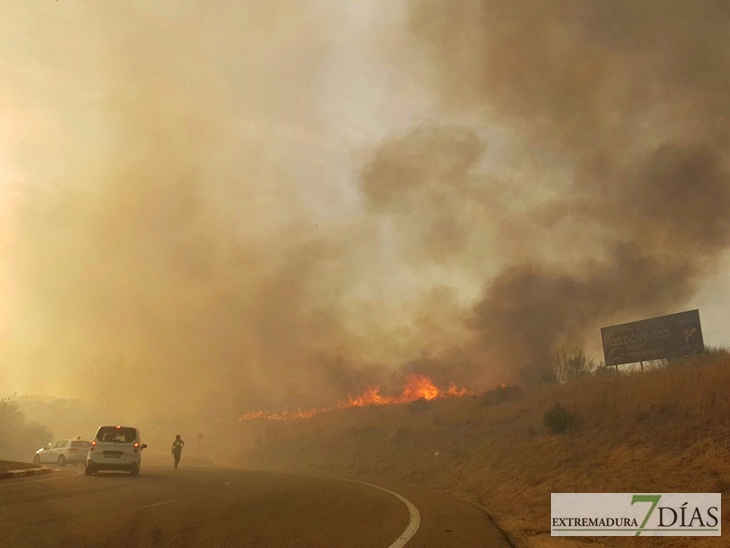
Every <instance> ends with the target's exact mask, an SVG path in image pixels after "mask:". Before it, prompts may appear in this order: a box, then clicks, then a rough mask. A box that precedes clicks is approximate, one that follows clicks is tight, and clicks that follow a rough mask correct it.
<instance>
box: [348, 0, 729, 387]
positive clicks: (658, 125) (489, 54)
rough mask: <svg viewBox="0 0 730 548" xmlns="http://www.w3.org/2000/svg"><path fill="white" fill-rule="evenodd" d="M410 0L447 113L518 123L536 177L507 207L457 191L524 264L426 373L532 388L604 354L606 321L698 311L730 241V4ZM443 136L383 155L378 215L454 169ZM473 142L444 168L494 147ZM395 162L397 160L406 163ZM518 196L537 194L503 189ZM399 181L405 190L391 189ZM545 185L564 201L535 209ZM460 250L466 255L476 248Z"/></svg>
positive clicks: (501, 281) (368, 184)
mask: <svg viewBox="0 0 730 548" xmlns="http://www.w3.org/2000/svg"><path fill="white" fill-rule="evenodd" d="M410 6H411V10H410V26H411V30H412V32H413V33H414V35H415V36H416V37H417V39H418V40H419V41H420V44H421V45H422V46H423V47H424V48H425V51H426V52H427V55H428V58H429V60H430V61H431V62H432V63H433V71H432V83H433V85H434V86H435V89H437V90H438V92H439V98H440V99H439V100H440V103H439V104H440V106H441V107H442V108H443V109H444V110H445V111H447V112H451V113H453V114H454V115H459V116H462V117H464V116H465V115H471V116H476V117H478V118H479V119H481V120H482V121H483V122H484V123H487V124H489V123H492V124H495V123H496V124H500V125H504V126H506V127H508V128H510V131H512V132H513V134H512V135H513V136H512V143H511V144H512V147H513V148H519V150H520V153H518V154H515V156H514V158H515V159H516V160H517V161H518V162H521V164H522V166H523V167H524V169H526V170H527V171H528V172H529V175H528V176H527V177H525V178H524V179H523V180H512V181H510V180H504V181H502V184H501V185H500V184H497V185H494V186H496V188H502V191H501V192H498V193H490V194H489V196H490V197H492V198H494V197H495V196H496V197H498V198H499V201H498V203H490V204H487V202H486V201H485V200H484V197H485V196H486V194H485V193H482V194H481V195H480V194H479V193H478V192H474V191H465V189H464V187H463V184H462V183H460V181H461V180H462V179H463V175H462V174H461V173H459V172H455V173H454V177H453V183H452V184H443V185H442V188H444V189H452V188H453V194H451V195H449V196H448V197H443V198H439V203H444V204H449V203H451V204H452V205H451V206H446V210H447V211H448V212H449V213H448V214H449V217H450V218H453V219H459V218H463V216H464V212H466V211H468V208H472V207H473V205H472V202H473V201H474V200H480V199H482V204H483V205H484V206H485V208H484V211H485V212H487V214H488V215H489V216H490V220H491V223H492V224H493V226H494V227H495V228H496V230H497V232H498V234H499V236H498V239H500V240H502V239H503V240H506V241H507V242H508V243H507V244H505V246H506V248H508V250H507V249H505V250H504V251H506V252H507V254H508V255H511V259H508V261H507V266H505V267H504V268H503V269H502V270H501V271H500V272H499V273H498V274H497V275H496V276H494V277H493V278H491V279H490V280H489V281H487V282H486V284H485V285H484V290H483V294H482V296H481V298H480V299H478V300H477V302H476V303H475V304H474V307H473V314H472V317H471V319H470V320H469V321H467V322H466V323H467V325H468V326H469V328H470V329H471V330H472V332H473V336H474V339H473V341H472V343H471V344H468V345H466V346H463V347H461V348H460V349H459V350H458V351H457V350H454V348H451V350H444V351H443V354H442V355H443V356H444V358H443V359H442V360H440V361H439V360H435V361H432V362H430V366H429V365H428V364H424V363H419V364H418V365H419V366H421V367H424V366H426V368H428V369H431V370H432V371H433V373H434V374H436V375H438V374H439V371H441V372H442V373H443V370H444V369H446V370H448V371H449V374H450V375H451V376H452V377H454V376H456V377H464V378H469V379H471V380H475V379H478V378H480V377H482V378H492V377H493V375H494V373H495V372H501V374H503V375H505V376H508V377H512V378H515V376H516V375H517V372H518V371H519V370H520V369H522V368H524V367H526V366H533V367H538V368H539V367H545V365H546V364H547V362H548V361H549V360H550V357H551V355H552V354H553V352H554V351H555V350H556V349H558V348H572V347H574V346H579V345H584V344H586V343H588V344H589V346H591V347H592V349H594V350H595V349H596V346H597V344H596V343H595V338H596V336H597V335H596V334H597V329H598V327H599V326H600V325H607V324H609V323H611V322H613V321H627V320H630V319H637V318H639V317H644V316H646V315H652V314H661V313H669V312H673V311H676V310H678V309H680V308H681V307H683V306H685V305H686V304H687V303H689V302H690V299H691V297H692V296H693V295H694V294H695V292H696V290H697V288H698V285H699V283H700V282H701V280H702V279H703V278H704V277H706V276H708V275H710V274H712V273H714V270H715V269H716V267H717V264H718V261H719V258H720V256H721V254H722V252H723V251H724V250H725V248H726V247H727V244H728V239H729V238H730V225H729V224H728V218H729V217H728V213H730V178H729V175H728V144H729V142H728V138H727V137H728V127H730V126H728V121H729V120H728V112H730V109H729V107H730V99H729V97H730V95H728V93H727V90H728V89H730V68H729V67H730V64H728V57H729V55H730V47H729V46H728V42H727V39H726V37H727V30H728V22H730V9H729V8H728V6H727V5H726V4H725V3H722V2H700V3H696V4H692V5H688V4H686V3H681V2H640V3H637V2H611V3H605V2H539V3H530V5H529V9H528V8H527V6H526V4H525V3H520V2H498V1H480V2H477V1H474V2H459V3H456V4H455V3H453V2H445V1H438V0H434V1H428V0H425V1H420V0H416V1H413V2H411V4H410ZM449 131H450V132H451V133H454V131H455V130H454V129H450V130H449ZM428 132H430V133H435V132H437V130H435V129H430V130H424V129H422V130H419V131H418V132H415V133H414V134H412V135H411V136H410V137H409V138H408V139H405V140H404V139H398V140H395V141H393V142H390V143H387V144H386V145H384V147H383V149H381V150H382V151H383V152H382V153H378V154H376V156H375V160H374V163H373V165H374V167H373V168H372V169H370V170H366V172H365V173H366V176H365V177H364V179H363V184H362V186H363V190H364V192H365V193H366V194H367V195H368V197H369V198H370V199H371V200H375V205H376V206H378V205H380V204H381V202H383V201H386V203H387V204H388V205H391V206H392V203H393V199H394V197H395V196H398V195H400V194H401V193H403V190H402V189H403V188H404V187H405V188H406V189H410V188H415V186H416V183H414V182H413V181H414V180H425V181H428V180H429V179H430V178H431V177H432V175H431V174H433V173H436V174H437V176H438V173H439V171H438V170H437V169H436V170H435V169H434V168H433V166H434V164H436V165H439V164H438V162H439V160H434V159H433V156H434V155H437V154H438V152H436V150H435V149H425V150H421V153H420V154H418V153H417V152H415V151H418V150H419V149H420V148H422V146H421V145H422V142H423V139H422V135H423V134H424V133H428ZM462 141H463V140H460V139H458V138H453V139H451V140H450V141H449V142H448V143H447V144H445V145H444V144H440V146H442V148H443V150H444V151H445V152H444V154H443V155H442V158H444V159H445V161H446V162H448V161H449V160H450V159H453V158H469V162H470V163H469V164H468V165H469V166H470V168H473V166H474V165H475V164H476V163H477V161H478V160H477V159H476V158H474V157H473V156H472V152H471V151H473V150H475V149H476V150H479V149H478V147H475V146H474V144H473V143H472V142H468V143H465V142H462ZM409 142H410V144H409ZM454 147H456V148H457V149H458V148H459V147H461V148H463V151H462V152H461V153H459V152H458V151H455V150H454ZM392 150H398V151H405V152H406V153H405V154H404V153H398V154H395V155H393V154H392V152H391V151H392ZM391 156H395V157H397V158H398V160H397V161H396V162H390V163H389V162H388V158H390V157H391ZM405 159H407V160H405ZM392 164H395V165H394V166H393V165H392ZM404 164H405V165H407V166H422V168H421V169H422V172H421V173H419V172H418V171H414V170H409V169H403V165H404ZM382 167H385V170H384V171H386V172H387V175H379V179H378V182H377V183H376V182H374V181H372V180H371V177H372V176H373V174H374V173H377V170H378V168H382ZM449 176H450V175H449V174H446V173H443V177H444V178H449ZM566 179H567V180H568V183H567V184H564V183H563V184H561V185H558V184H556V183H555V181H556V180H566ZM391 181H395V182H397V184H393V183H392V182H391ZM389 182H391V183H390V184H388V183H389ZM475 184H476V185H480V184H481V185H484V184H485V181H484V180H481V181H480V180H478V179H476V183H475ZM510 186H512V187H514V186H518V187H520V188H521V191H519V192H516V193H512V194H510V192H509V191H508V192H504V188H505V187H506V188H508V187H510ZM386 187H387V188H389V189H392V190H391V191H390V192H389V193H384V192H383V190H382V189H383V188H386ZM529 187H532V189H533V190H534V192H535V193H538V192H539V190H540V189H541V188H552V190H553V192H552V193H550V194H548V197H547V199H544V200H541V201H539V203H538V204H533V203H530V200H529V198H528V200H526V202H527V205H525V206H520V205H519V204H518V202H519V201H520V199H521V197H524V196H526V195H529ZM424 191H425V192H428V189H424ZM454 196H456V198H454ZM378 199H379V200H380V201H378ZM454 203H456V204H457V205H456V206H454V205H453V204H454ZM441 209H442V208H441V207H438V206H435V207H434V209H433V211H440V210H441ZM404 211H405V212H407V214H408V215H409V217H410V218H411V219H413V225H414V227H415V228H414V230H423V229H424V223H423V220H425V222H426V225H425V226H427V227H428V226H429V225H430V226H433V224H431V223H432V222H431V221H430V218H431V216H433V215H435V213H432V212H429V209H428V208H427V207H423V208H420V209H415V208H414V202H413V201H411V202H409V203H405V202H404V203H403V204H402V206H401V208H400V209H399V210H398V211H397V212H396V213H394V215H403V214H404V213H403V212H404ZM443 233H444V234H448V230H445V231H444V232H443ZM424 239H427V238H424ZM436 241H438V240H436ZM423 248H424V249H428V244H424V245H423ZM451 249H453V250H454V251H455V252H456V253H458V251H459V246H458V245H453V246H452V247H451ZM441 258H442V259H444V260H450V259H452V257H443V256H442V257H441ZM455 354H459V355H461V356H466V358H465V359H464V358H461V359H460V358H457V357H455ZM448 356H451V358H449V357H448ZM449 362H450V364H451V369H449V367H450V366H449Z"/></svg>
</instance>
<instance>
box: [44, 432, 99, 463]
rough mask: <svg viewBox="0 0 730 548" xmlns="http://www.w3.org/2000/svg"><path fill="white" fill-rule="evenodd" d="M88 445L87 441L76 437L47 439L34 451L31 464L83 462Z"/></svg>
mask: <svg viewBox="0 0 730 548" xmlns="http://www.w3.org/2000/svg"><path fill="white" fill-rule="evenodd" d="M90 445H91V444H90V443H89V442H88V441H85V440H80V439H78V438H76V439H73V440H54V441H49V442H48V443H47V444H45V445H44V446H43V447H41V448H40V449H38V451H36V452H35V455H33V464H36V465H38V464H58V465H59V466H65V465H66V464H84V463H85V462H86V454H87V453H88V452H89V446H90Z"/></svg>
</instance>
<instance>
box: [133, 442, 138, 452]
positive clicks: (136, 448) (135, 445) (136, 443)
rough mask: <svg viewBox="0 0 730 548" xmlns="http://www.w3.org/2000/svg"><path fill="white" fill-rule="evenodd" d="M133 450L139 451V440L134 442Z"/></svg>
mask: <svg viewBox="0 0 730 548" xmlns="http://www.w3.org/2000/svg"><path fill="white" fill-rule="evenodd" d="M134 452H135V453H139V442H138V441H136V442H134Z"/></svg>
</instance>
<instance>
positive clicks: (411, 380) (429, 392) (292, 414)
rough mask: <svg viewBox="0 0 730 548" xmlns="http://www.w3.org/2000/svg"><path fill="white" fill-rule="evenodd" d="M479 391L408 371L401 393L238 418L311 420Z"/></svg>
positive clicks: (373, 393) (372, 393)
mask: <svg viewBox="0 0 730 548" xmlns="http://www.w3.org/2000/svg"><path fill="white" fill-rule="evenodd" d="M475 395H477V392H475V391H474V390H469V389H468V388H457V387H456V386H454V385H453V384H452V385H451V386H449V388H448V389H447V390H441V389H440V388H439V387H438V386H436V385H435V384H434V383H433V381H432V380H431V379H430V378H428V377H427V376H426V375H419V374H418V373H409V374H408V376H407V377H406V382H405V386H404V387H403V392H401V394H400V395H399V396H383V395H381V394H380V386H376V387H374V388H368V389H367V390H365V391H364V392H363V393H362V394H361V395H360V396H358V397H356V398H353V397H348V399H347V400H340V401H338V402H337V405H335V406H332V407H320V408H315V409H304V410H302V409H300V410H297V411H283V412H280V413H269V412H266V411H250V412H248V413H246V414H245V415H243V416H242V417H239V419H238V420H241V421H248V420H253V419H270V420H287V419H308V418H310V417H313V416H314V415H318V414H320V413H328V412H330V411H334V410H336V409H348V408H350V407H365V406H367V405H393V404H398V403H409V402H413V401H416V400H420V399H424V400H435V399H437V398H453V397H460V396H475Z"/></svg>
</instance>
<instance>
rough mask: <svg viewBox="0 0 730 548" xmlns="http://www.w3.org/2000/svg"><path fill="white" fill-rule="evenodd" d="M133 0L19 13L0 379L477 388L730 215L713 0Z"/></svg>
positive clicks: (725, 106)
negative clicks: (430, 382)
mask: <svg viewBox="0 0 730 548" xmlns="http://www.w3.org/2000/svg"><path fill="white" fill-rule="evenodd" d="M125 6H126V7H124V8H123V7H121V6H117V7H112V8H110V7H109V6H104V7H103V8H102V7H95V6H86V5H84V6H81V5H65V3H63V5H62V3H56V5H54V6H51V7H48V6H44V7H43V8H40V7H38V6H33V5H30V4H23V5H22V6H21V5H17V6H14V7H13V8H10V9H9V10H7V13H6V15H5V17H6V18H7V19H8V20H12V24H9V25H6V29H7V32H4V33H3V36H2V37H0V66H2V67H3V72H4V74H5V75H6V76H5V77H4V78H3V83H2V84H0V85H1V86H2V89H1V93H0V110H2V113H3V116H2V117H1V119H2V122H0V144H2V149H1V150H0V161H1V162H2V166H3V171H1V172H0V175H1V176H2V179H0V245H2V250H3V251H2V256H1V259H0V273H1V274H2V276H1V277H0V289H2V291H0V306H1V307H2V309H3V312H4V313H3V316H4V317H3V319H2V320H0V343H1V346H2V348H3V355H2V356H0V383H2V386H0V395H2V394H3V393H5V392H13V391H16V392H19V393H37V394H42V395H59V396H67V397H81V398H86V399H98V400H99V401H109V402H113V403H114V404H116V405H119V406H120V407H122V408H124V407H125V406H126V408H128V409H137V410H140V409H141V410H142V411H150V412H159V411H160V410H167V411H169V410H170V409H175V408H176V407H185V406H187V407H188V409H187V410H186V411H185V412H186V413H191V414H196V413H198V414H200V415H201V416H205V417H208V418H211V419H215V418H216V417H217V416H220V415H221V414H225V413H230V414H232V415H235V414H236V413H241V412H243V411H245V410H249V409H254V408H267V409H294V408H297V407H307V406H319V405H330V404H332V403H333V402H334V401H336V400H338V399H342V398H345V397H347V395H355V394H358V393H360V392H361V391H362V390H363V389H364V388H365V387H367V386H369V385H374V384H381V383H385V384H386V385H388V386H390V387H391V388H392V390H394V391H398V390H399V389H400V386H399V383H400V381H401V380H402V379H403V377H404V376H405V374H406V373H408V372H409V371H417V372H420V373H427V374H430V375H432V376H433V377H434V380H436V381H437V382H438V383H448V382H455V383H457V384H459V385H468V386H472V387H474V388H487V387H491V386H493V385H494V384H496V383H498V382H508V381H511V380H515V379H517V378H518V377H519V376H520V374H521V371H523V370H524V369H525V368H526V367H528V369H529V367H533V368H538V369H539V367H541V366H543V365H544V364H545V363H546V361H547V360H548V359H549V357H550V356H551V355H552V353H553V352H554V351H555V350H556V349H559V348H565V347H573V346H579V345H587V346H588V347H590V348H591V350H593V351H595V350H596V346H597V344H596V341H595V339H596V337H597V329H598V327H600V326H601V325H609V324H610V323H613V322H618V321H630V320H633V319H639V318H640V317H644V316H646V315H654V314H662V313H670V312H675V311H678V310H679V309H681V307H683V306H685V305H686V304H689V303H690V302H691V299H692V297H693V295H694V294H695V293H696V292H697V290H698V289H699V288H700V287H701V286H702V283H703V281H704V280H705V279H706V278H707V277H708V276H709V275H711V274H713V273H714V272H715V270H716V269H717V267H718V264H719V261H720V259H721V257H722V255H723V253H724V251H725V249H726V247H727V244H728V239H729V237H730V221H728V219H730V190H729V183H730V181H729V180H728V177H729V175H728V173H729V172H728V169H729V164H728V145H729V144H730V134H729V132H730V129H729V128H730V123H728V122H730V120H728V113H729V112H730V95H728V93H727V90H728V89H729V88H730V46H729V45H728V41H727V39H726V38H727V31H728V26H729V25H730V9H729V8H728V7H727V5H726V3H724V2H710V1H707V2H693V3H691V4H688V3H684V2H667V1H661V2H659V1H656V2H653V1H649V2H638V3H637V2H628V1H625V2H624V1H618V2H611V3H605V2H592V1H589V2H561V1H546V2H538V3H534V2H531V3H529V8H528V7H527V3H522V2H500V1H496V0H493V1H491V0H490V1H463V2H456V3H455V2H447V1H437V0H414V1H412V2H406V3H403V4H401V3H394V2H385V1H384V2H376V3H368V5H367V6H365V5H363V6H357V7H356V6H352V5H350V6H343V5H342V3H339V2H335V1H332V2H327V1H325V2H318V3H314V4H309V3H308V4H300V3H296V2H286V1H282V2H267V3H261V2H242V3H230V4H227V3H223V4H216V5H215V6H211V5H210V4H209V3H201V2H194V1H190V2H183V3H179V2H159V3H155V4H154V5H153V6H151V5H149V3H146V2H132V3H129V4H126V5H125ZM180 402H186V403H184V404H182V403H180ZM188 402H189V405H188Z"/></svg>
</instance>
